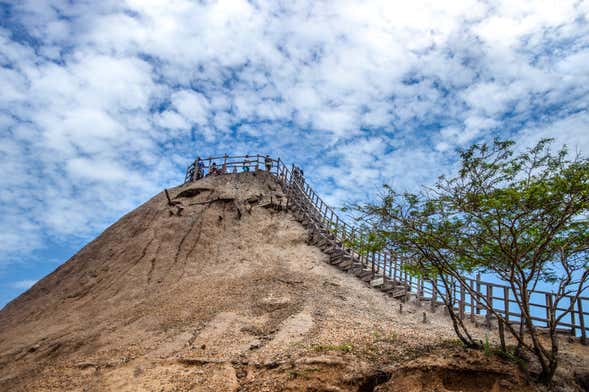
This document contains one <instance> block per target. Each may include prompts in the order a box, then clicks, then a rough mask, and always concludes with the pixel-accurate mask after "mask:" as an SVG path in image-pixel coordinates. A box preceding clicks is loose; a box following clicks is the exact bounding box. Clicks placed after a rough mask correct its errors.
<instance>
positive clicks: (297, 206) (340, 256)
mask: <svg viewBox="0 0 589 392" xmlns="http://www.w3.org/2000/svg"><path fill="white" fill-rule="evenodd" d="M283 191H284V193H285V194H286V195H287V197H288V199H289V211H290V212H291V213H292V214H293V216H294V217H295V219H296V220H297V221H298V222H299V223H301V224H302V225H303V227H305V228H306V229H307V230H308V233H309V235H308V239H307V243H308V244H310V245H314V246H316V247H318V248H319V249H321V250H322V251H323V252H324V253H326V254H327V255H329V263H330V264H331V265H333V266H336V267H337V268H339V269H340V270H341V271H344V272H346V273H349V274H353V275H355V276H356V277H357V278H358V279H360V280H361V281H363V282H365V283H366V284H367V285H368V286H369V287H372V288H374V289H377V290H380V291H382V292H384V293H386V294H387V295H389V296H390V297H392V298H395V299H399V300H401V301H406V300H408V299H409V298H410V297H411V296H412V293H411V287H410V286H409V285H408V284H407V283H406V282H402V281H399V280H396V279H391V278H390V277H389V276H386V274H384V273H383V271H382V270H381V269H380V268H379V267H378V266H377V265H375V263H373V262H370V261H369V260H368V259H367V258H366V257H362V255H360V254H358V253H357V252H355V251H354V250H352V249H349V248H346V247H345V246H344V244H343V243H342V241H341V240H338V238H337V237H336V235H335V234H333V232H332V231H330V230H329V229H328V227H327V224H326V222H325V219H323V216H322V214H321V213H320V212H319V211H318V209H317V207H316V206H315V205H314V204H313V203H312V202H311V201H310V200H309V198H308V197H307V196H306V195H305V194H304V193H303V192H302V191H301V190H300V187H298V186H296V184H284V185H283Z"/></svg>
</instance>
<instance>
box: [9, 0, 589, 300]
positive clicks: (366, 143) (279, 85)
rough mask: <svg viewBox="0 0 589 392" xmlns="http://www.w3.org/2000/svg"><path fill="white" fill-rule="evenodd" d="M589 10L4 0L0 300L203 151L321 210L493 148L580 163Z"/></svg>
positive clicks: (422, 180)
mask: <svg viewBox="0 0 589 392" xmlns="http://www.w3.org/2000/svg"><path fill="white" fill-rule="evenodd" d="M588 19H589V1H583V0H581V1H567V0H557V1H523V0H519V1H517V0H505V1H491V0H490V1H470V0H463V1H435V0H432V1H422V0H412V1H392V0H383V1H372V0H368V1H362V2H360V1H358V2H354V1H344V0H337V1H325V2H324V1H316V0H315V1H308V2H307V1H301V2H296V1H277V0H272V1H257V0H252V1H249V2H248V1H239V0H237V1H187V0H166V1H164V0H161V1H159V0H127V1H123V0H116V1H110V0H101V1H84V0H76V1H71V0H12V1H8V2H7V1H5V0H0V66H1V68H0V306H3V305H4V304H5V303H6V302H7V301H9V300H11V299H12V298H13V297H14V296H16V295H18V294H19V293H20V292H22V291H23V290H25V289H26V288H27V287H29V286H30V285H31V284H33V283H34V282H35V281H36V280H38V279H39V278H41V277H43V276H44V275H45V274H47V273H49V272H50V271H52V270H53V269H55V268H56V267H57V266H58V265H59V264H60V263H62V262H63V261H65V260H66V259H67V258H69V257H70V256H71V255H72V254H74V253H75V252H76V251H77V250H78V249H79V248H80V247H81V246H83V245H84V244H85V243H86V242H88V241H89V240H90V239H92V238H94V237H95V236H96V235H97V234H99V233H100V232H101V231H102V230H104V228H106V227H107V226H108V225H109V224H111V223H113V222H114V221H116V220H117V219H118V218H119V217H120V216H121V215H122V214H123V213H125V212H127V211H129V210H131V209H133V208H135V207H136V206H137V205H139V204H140V203H142V202H143V201H145V200H147V199H148V198H149V197H151V196H152V195H154V194H155V193H157V192H160V191H161V190H162V189H163V188H164V187H169V186H173V185H176V184H178V183H179V182H181V181H182V179H183V172H184V170H185V168H186V165H187V164H188V163H189V162H190V161H191V160H192V159H194V157H195V155H196V154H200V155H204V156H206V155H209V154H223V153H225V152H227V153H270V154H272V155H273V156H275V157H281V158H282V159H283V160H285V161H287V162H289V163H298V164H300V165H301V166H302V167H303V168H304V169H305V173H306V174H307V177H308V179H309V181H310V183H311V184H312V186H313V187H314V188H315V189H316V190H318V191H319V193H320V194H322V195H324V196H325V198H326V199H327V200H328V201H329V202H330V203H332V204H334V205H336V206H337V205H340V204H341V203H343V202H345V201H350V200H354V199H356V200H357V199H362V198H365V197H370V195H371V194H372V193H373V192H375V190H376V189H377V188H378V187H379V186H380V185H381V184H382V183H384V182H388V183H391V184H393V185H394V186H395V187H398V188H403V189H411V188H415V187H416V186H418V185H419V184H427V183H428V182H430V181H432V179H433V178H435V177H437V176H438V175H439V174H441V173H444V172H448V171H451V170H452V167H453V165H454V164H455V159H456V149H457V148H459V147H462V146H466V145H468V144H470V143H473V142H479V141H483V140H489V139H491V138H493V137H495V136H502V137H506V138H512V139H514V140H516V141H517V142H518V143H519V144H520V145H521V146H526V145H530V144H532V143H534V141H536V140H537V139H539V138H540V137H546V136H550V137H555V138H556V139H557V141H558V142H559V143H567V144H568V145H569V146H570V147H571V148H572V149H573V150H575V149H576V150H578V151H580V152H586V151H589V112H588V104H589V20H588Z"/></svg>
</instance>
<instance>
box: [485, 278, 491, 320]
mask: <svg viewBox="0 0 589 392" xmlns="http://www.w3.org/2000/svg"><path fill="white" fill-rule="evenodd" d="M486 286H487V293H486V295H487V309H485V322H486V323H487V328H491V312H489V308H491V309H492V308H493V286H492V285H490V284H487V285H486Z"/></svg>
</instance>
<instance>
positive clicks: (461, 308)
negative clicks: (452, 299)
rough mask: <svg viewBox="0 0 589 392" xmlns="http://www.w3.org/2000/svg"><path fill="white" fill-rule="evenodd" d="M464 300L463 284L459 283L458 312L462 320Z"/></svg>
mask: <svg viewBox="0 0 589 392" xmlns="http://www.w3.org/2000/svg"><path fill="white" fill-rule="evenodd" d="M465 301H466V295H465V293H464V286H463V285H462V284H461V285H460V304H459V308H458V309H459V313H460V320H464V302H465Z"/></svg>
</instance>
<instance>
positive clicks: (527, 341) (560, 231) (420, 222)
mask: <svg viewBox="0 0 589 392" xmlns="http://www.w3.org/2000/svg"><path fill="white" fill-rule="evenodd" d="M550 145H551V140H549V139H545V140H541V141H540V142H539V143H538V144H537V145H536V146H535V147H533V148H530V149H528V150H526V151H524V152H523V153H519V154H516V153H515V152H514V149H513V147H514V143H513V142H511V141H501V140H495V141H494V142H493V143H492V144H490V145H488V144H475V145H473V146H471V147H470V148H468V149H466V150H461V151H459V154H460V159H461V166H460V170H459V172H458V174H457V175H456V176H454V177H451V178H445V177H440V178H439V179H438V181H437V182H436V184H435V185H434V186H433V187H430V188H424V189H423V191H422V192H421V193H419V194H407V193H406V194H399V193H397V192H395V191H394V190H393V189H392V188H390V187H388V186H385V188H384V193H383V194H382V195H381V198H380V200H379V201H378V202H377V203H374V204H367V205H363V206H359V207H358V210H359V211H360V212H362V214H363V215H362V216H363V219H364V221H365V222H366V223H368V224H370V225H372V227H373V228H374V233H377V234H378V235H380V236H382V238H383V239H384V240H385V241H386V243H387V245H386V246H388V247H390V248H392V249H394V250H395V251H396V252H399V253H401V254H402V255H403V256H404V257H405V258H408V259H410V260H412V262H411V265H410V267H409V268H410V270H411V272H412V273H413V274H417V275H421V276H425V277H430V278H432V279H434V280H435V279H437V280H438V281H440V282H441V283H442V285H443V286H444V290H445V293H446V295H445V296H444V297H443V301H444V302H445V305H446V306H447V308H448V311H449V315H450V317H451V319H452V322H453V326H454V330H455V332H456V334H457V336H458V337H459V339H460V340H461V341H462V342H463V343H464V344H465V345H466V346H470V347H477V346H479V343H477V342H476V341H475V340H474V339H473V338H472V337H471V335H470V333H469V332H468V327H467V326H466V325H465V323H464V322H463V320H461V318H460V317H459V316H458V315H457V314H456V312H455V303H456V298H454V297H453V293H454V292H455V290H453V287H454V286H455V285H460V286H462V287H464V289H465V290H467V291H468V293H469V294H470V295H472V296H473V298H475V299H476V301H477V302H478V303H479V304H481V305H482V306H483V307H484V308H485V309H486V311H487V312H489V313H490V314H492V315H493V316H494V317H496V318H497V320H498V322H499V324H500V325H501V327H505V328H506V330H507V331H508V333H510V334H511V336H513V337H514V339H515V340H516V341H517V349H516V351H515V354H516V355H523V353H524V351H527V352H529V353H531V354H532V355H533V356H534V357H535V358H536V359H537V361H538V363H539V365H540V367H541V372H540V374H539V375H538V377H539V379H540V380H541V381H542V382H545V383H549V382H550V381H551V379H552V377H553V376H554V372H555V370H556V368H557V364H558V337H557V335H556V328H557V326H558V325H559V323H560V322H561V321H562V320H563V318H565V317H567V315H570V312H571V311H572V310H573V305H574V304H575V303H576V301H577V300H578V298H579V297H580V296H581V295H582V293H583V292H584V290H585V289H586V288H587V281H588V279H589V269H588V255H589V252H588V250H589V220H588V216H589V214H588V213H589V160H587V159H582V158H580V157H576V158H575V159H573V160H568V159H567V151H566V149H565V148H563V149H561V150H560V151H558V152H556V153H553V152H552V151H551V150H550ZM475 272H487V273H488V272H491V273H493V274H495V275H496V276H498V277H499V278H500V279H501V280H503V281H504V282H506V283H507V284H508V286H509V291H510V297H511V298H512V299H513V300H514V301H515V302H516V303H517V305H518V307H519V312H520V313H521V317H520V323H519V325H517V326H516V325H513V324H512V323H510V322H508V320H507V317H506V315H505V314H504V313H503V312H502V311H500V310H496V309H495V308H494V307H493V304H492V300H491V301H489V300H488V299H487V298H486V296H485V295H483V294H482V293H480V292H479V291H477V290H473V289H472V288H471V286H470V285H469V284H468V283H467V280H466V279H467V278H465V276H467V275H469V274H473V273H475ZM540 282H549V283H551V284H552V285H554V286H555V287H556V288H557V289H556V291H555V292H554V293H553V294H552V295H549V296H547V311H546V312H547V318H548V321H547V331H548V335H549V337H550V339H549V341H550V344H549V345H547V344H546V343H545V342H544V341H543V339H541V338H540V334H541V331H540V330H539V329H538V327H537V325H535V324H534V322H533V317H534V315H533V314H532V311H531V308H530V305H531V296H532V293H533V292H534V291H535V289H536V288H537V286H538V284H539V283H540ZM548 297H549V298H548ZM563 307H566V309H565V310H564V311H563V310H559V309H563Z"/></svg>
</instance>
